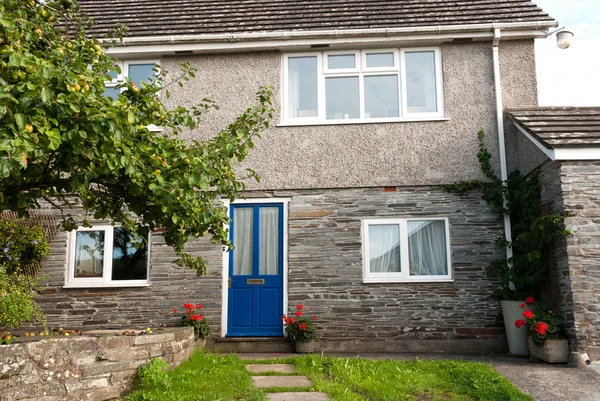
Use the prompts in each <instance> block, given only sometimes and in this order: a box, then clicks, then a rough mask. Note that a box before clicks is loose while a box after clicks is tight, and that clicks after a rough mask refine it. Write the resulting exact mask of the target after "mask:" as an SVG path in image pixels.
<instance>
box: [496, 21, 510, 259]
mask: <svg viewBox="0 0 600 401" xmlns="http://www.w3.org/2000/svg"><path fill="white" fill-rule="evenodd" d="M500 39H501V33H500V28H494V40H493V42H492V62H493V64H494V91H495V92H496V122H497V127H498V153H499V156H500V179H501V180H502V183H503V184H504V183H506V181H507V180H508V172H507V167H506V145H505V142H504V107H503V105H502V83H501V80H500V55H499V52H498V47H499V45H500ZM506 205H507V200H506V196H505V197H504V207H505V208H506ZM504 239H506V241H507V242H508V243H509V244H511V243H512V224H511V221H510V215H509V214H504ZM512 257H513V251H512V246H511V245H507V246H506V260H507V261H508V265H509V266H511V264H512V263H511V262H510V261H511V259H512Z"/></svg>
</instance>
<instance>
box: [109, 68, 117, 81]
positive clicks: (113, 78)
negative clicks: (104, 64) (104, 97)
mask: <svg viewBox="0 0 600 401" xmlns="http://www.w3.org/2000/svg"><path fill="white" fill-rule="evenodd" d="M108 73H109V74H110V78H111V79H112V80H113V81H114V80H115V79H117V78H118V77H119V74H117V72H116V71H114V70H111V71H109V72H108Z"/></svg>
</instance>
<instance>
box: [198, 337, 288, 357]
mask: <svg viewBox="0 0 600 401" xmlns="http://www.w3.org/2000/svg"><path fill="white" fill-rule="evenodd" d="M206 348H207V349H209V350H211V351H218V352H221V353H230V352H232V353H238V354H239V353H257V352H262V353H271V354H272V353H287V352H294V349H295V348H294V343H293V342H291V341H290V340H289V339H287V338H285V337H220V338H216V339H215V340H212V341H209V342H207V344H206Z"/></svg>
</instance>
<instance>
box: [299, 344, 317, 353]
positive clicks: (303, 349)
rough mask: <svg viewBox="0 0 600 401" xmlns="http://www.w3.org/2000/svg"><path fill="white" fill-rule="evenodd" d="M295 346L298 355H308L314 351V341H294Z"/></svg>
mask: <svg viewBox="0 0 600 401" xmlns="http://www.w3.org/2000/svg"><path fill="white" fill-rule="evenodd" d="M295 344H296V353H298V354H310V353H312V352H314V351H315V342H314V341H296V342H295Z"/></svg>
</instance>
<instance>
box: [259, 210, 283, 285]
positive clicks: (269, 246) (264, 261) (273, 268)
mask: <svg viewBox="0 0 600 401" xmlns="http://www.w3.org/2000/svg"><path fill="white" fill-rule="evenodd" d="M278 260H279V208H277V207H262V208H261V209H260V267H259V274H261V275H273V274H278V269H277V267H278V263H277V262H278Z"/></svg>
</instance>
